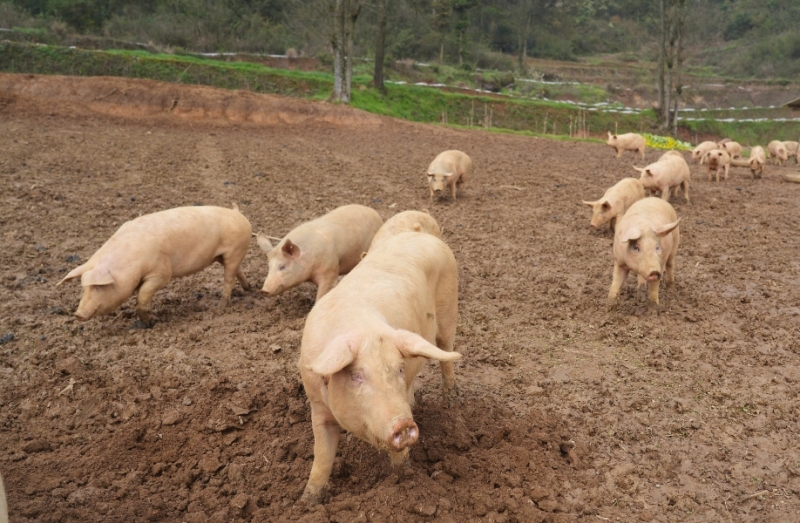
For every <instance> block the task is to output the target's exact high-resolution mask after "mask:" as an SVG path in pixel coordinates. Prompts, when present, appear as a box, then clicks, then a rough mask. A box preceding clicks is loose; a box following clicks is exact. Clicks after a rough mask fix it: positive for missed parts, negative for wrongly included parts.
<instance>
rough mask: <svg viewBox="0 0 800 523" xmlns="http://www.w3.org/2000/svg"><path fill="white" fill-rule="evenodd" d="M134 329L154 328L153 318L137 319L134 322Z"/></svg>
mask: <svg viewBox="0 0 800 523" xmlns="http://www.w3.org/2000/svg"><path fill="white" fill-rule="evenodd" d="M133 328H134V329H152V328H153V321H152V320H147V321H144V320H136V321H135V322H133Z"/></svg>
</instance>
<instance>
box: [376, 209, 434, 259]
mask: <svg viewBox="0 0 800 523" xmlns="http://www.w3.org/2000/svg"><path fill="white" fill-rule="evenodd" d="M401 232H424V233H427V234H432V235H434V236H436V237H437V238H441V237H442V231H441V230H440V229H439V224H438V223H436V220H434V219H433V216H431V215H430V214H428V211H422V212H420V211H403V212H399V213H397V214H395V215H394V216H392V217H391V218H389V219H388V220H386V223H384V224H383V225H382V226H381V228H380V229H378V232H377V233H376V234H375V237H374V238H372V244H370V246H369V250H370V251H372V250H373V249H375V247H376V246H377V245H379V244H380V243H382V242H383V241H384V240H386V239H387V238H389V237H391V236H394V235H395V234H400V233H401Z"/></svg>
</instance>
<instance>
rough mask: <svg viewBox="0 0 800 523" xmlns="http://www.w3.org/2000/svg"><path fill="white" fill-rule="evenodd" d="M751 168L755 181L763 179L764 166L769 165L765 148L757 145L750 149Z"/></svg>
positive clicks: (749, 161) (749, 162)
mask: <svg viewBox="0 0 800 523" xmlns="http://www.w3.org/2000/svg"><path fill="white" fill-rule="evenodd" d="M747 163H748V164H749V166H750V172H751V173H752V174H753V179H755V178H761V176H762V175H763V174H764V165H766V163H767V156H766V154H765V153H764V148H763V147H761V146H760V145H756V146H755V147H753V148H752V149H750V159H749V160H748V162H747Z"/></svg>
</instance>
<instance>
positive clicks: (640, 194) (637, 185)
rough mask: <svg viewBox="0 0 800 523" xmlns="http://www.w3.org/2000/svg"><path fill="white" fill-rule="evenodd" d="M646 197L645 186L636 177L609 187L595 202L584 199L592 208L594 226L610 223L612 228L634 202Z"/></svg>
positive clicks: (625, 179)
mask: <svg viewBox="0 0 800 523" xmlns="http://www.w3.org/2000/svg"><path fill="white" fill-rule="evenodd" d="M642 198H644V186H643V185H642V182H640V181H639V180H637V179H636V178H623V179H622V180H620V181H618V182H617V183H616V184H615V185H614V186H613V187H609V188H608V189H607V190H606V192H605V194H603V197H602V198H600V199H599V200H596V201H593V202H587V201H586V200H584V201H583V203H584V204H586V205H588V206H589V207H591V208H592V222H591V225H592V228H593V229H597V228H598V227H600V226H602V225H604V224H606V223H608V224H609V226H610V227H611V230H612V231H613V230H614V226H615V224H616V222H617V221H619V219H620V218H622V215H623V214H625V211H626V210H627V209H628V207H630V206H631V205H632V204H633V203H634V202H636V201H638V200H641V199H642Z"/></svg>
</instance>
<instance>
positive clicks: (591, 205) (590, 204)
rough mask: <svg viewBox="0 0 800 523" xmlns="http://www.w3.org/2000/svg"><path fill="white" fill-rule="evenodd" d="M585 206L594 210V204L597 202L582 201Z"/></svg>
mask: <svg viewBox="0 0 800 523" xmlns="http://www.w3.org/2000/svg"><path fill="white" fill-rule="evenodd" d="M582 201H583V203H584V205H588V206H589V207H591V208H593V209H594V204H595V203H597V202H587V201H586V200H582Z"/></svg>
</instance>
